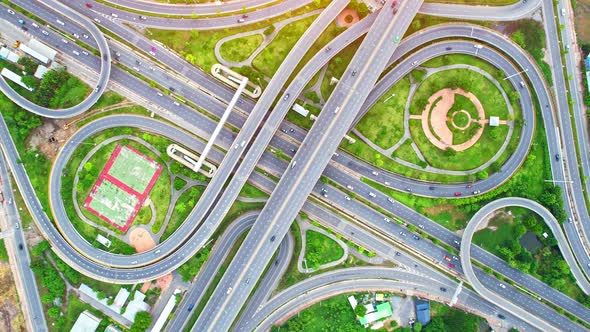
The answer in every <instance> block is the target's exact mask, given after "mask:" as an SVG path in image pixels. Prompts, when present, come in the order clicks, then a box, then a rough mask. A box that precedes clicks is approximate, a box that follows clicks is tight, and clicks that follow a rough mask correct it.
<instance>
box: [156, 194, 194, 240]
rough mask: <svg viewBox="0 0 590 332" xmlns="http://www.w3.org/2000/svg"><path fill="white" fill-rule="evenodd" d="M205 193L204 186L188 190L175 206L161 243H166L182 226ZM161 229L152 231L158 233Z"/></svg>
mask: <svg viewBox="0 0 590 332" xmlns="http://www.w3.org/2000/svg"><path fill="white" fill-rule="evenodd" d="M203 191H205V187H203V186H194V187H190V188H189V189H187V190H186V191H185V192H183V193H182V195H180V197H179V198H178V200H177V201H176V205H175V206H174V211H173V212H172V215H171V216H170V221H168V225H167V226H166V230H164V233H163V234H162V237H161V238H160V242H164V241H165V240H166V239H167V238H168V237H169V236H170V235H172V233H174V232H175V231H176V229H178V227H180V225H181V224H182V223H183V222H184V220H185V219H186V217H187V216H188V215H189V213H190V212H191V211H192V209H193V208H194V207H195V205H196V204H197V202H198V201H199V198H200V197H201V195H202V194H203ZM158 230H159V229H154V228H152V231H158Z"/></svg>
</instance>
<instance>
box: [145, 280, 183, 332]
mask: <svg viewBox="0 0 590 332" xmlns="http://www.w3.org/2000/svg"><path fill="white" fill-rule="evenodd" d="M176 294H180V289H178V288H177V289H175V290H174V293H173V294H172V296H170V298H169V299H168V302H166V306H164V310H162V313H161V314H160V317H158V319H157V320H156V323H155V324H154V327H152V330H151V331H150V332H160V331H162V329H163V328H164V325H165V324H166V322H167V321H168V317H170V314H171V313H172V309H174V307H175V306H176Z"/></svg>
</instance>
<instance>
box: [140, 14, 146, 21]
mask: <svg viewBox="0 0 590 332" xmlns="http://www.w3.org/2000/svg"><path fill="white" fill-rule="evenodd" d="M139 19H140V20H144V21H145V20H147V17H145V16H143V15H139Z"/></svg>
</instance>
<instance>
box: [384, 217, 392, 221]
mask: <svg viewBox="0 0 590 332" xmlns="http://www.w3.org/2000/svg"><path fill="white" fill-rule="evenodd" d="M383 220H384V221H385V222H391V219H389V218H387V217H385V218H383Z"/></svg>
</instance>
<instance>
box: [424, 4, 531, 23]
mask: <svg viewBox="0 0 590 332" xmlns="http://www.w3.org/2000/svg"><path fill="white" fill-rule="evenodd" d="M540 3H541V0H528V1H527V0H520V1H518V2H516V3H514V4H510V5H504V6H477V5H459V4H442V3H424V4H423V5H422V7H421V8H420V13H421V14H426V15H434V16H442V17H449V18H460V19H469V20H482V21H515V20H518V19H521V18H526V17H528V16H529V15H530V14H531V13H532V12H533V11H535V10H536V9H537V8H538V7H539V5H540Z"/></svg>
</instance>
